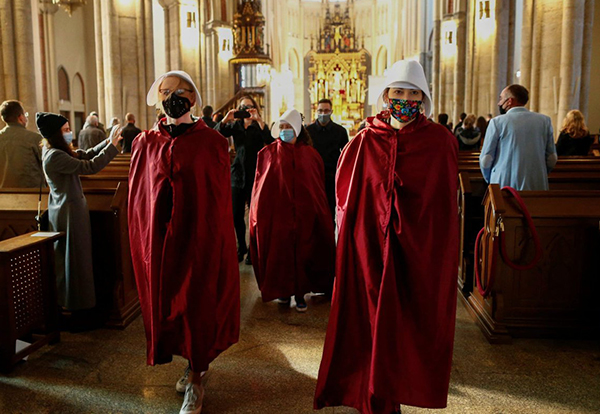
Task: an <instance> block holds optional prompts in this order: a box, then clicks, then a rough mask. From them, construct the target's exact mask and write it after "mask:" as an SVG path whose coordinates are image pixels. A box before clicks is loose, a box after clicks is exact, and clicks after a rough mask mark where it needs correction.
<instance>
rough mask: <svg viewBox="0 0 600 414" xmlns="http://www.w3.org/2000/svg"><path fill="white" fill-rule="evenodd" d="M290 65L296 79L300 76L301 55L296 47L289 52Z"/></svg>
mask: <svg viewBox="0 0 600 414" xmlns="http://www.w3.org/2000/svg"><path fill="white" fill-rule="evenodd" d="M288 65H289V67H290V70H291V71H292V74H293V75H294V79H298V78H300V57H299V56H298V52H297V51H296V49H295V48H292V49H290V51H289V52H288Z"/></svg>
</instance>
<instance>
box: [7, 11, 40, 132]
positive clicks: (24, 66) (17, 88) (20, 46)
mask: <svg viewBox="0 0 600 414" xmlns="http://www.w3.org/2000/svg"><path fill="white" fill-rule="evenodd" d="M31 13H32V12H31V2H29V1H20V0H0V20H1V21H2V24H1V25H0V49H2V53H1V55H2V57H1V64H2V65H1V66H0V77H1V78H2V80H3V81H0V99H1V100H7V99H18V100H19V101H21V102H22V103H23V106H24V107H25V110H26V111H28V112H34V111H35V110H36V109H37V106H36V105H37V99H36V92H37V91H36V88H35V87H32V86H33V85H35V70H34V57H33V27H32V19H31ZM32 124H33V123H32Z"/></svg>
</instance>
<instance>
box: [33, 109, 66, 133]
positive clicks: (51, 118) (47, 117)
mask: <svg viewBox="0 0 600 414" xmlns="http://www.w3.org/2000/svg"><path fill="white" fill-rule="evenodd" d="M67 122H69V120H68V119H67V118H65V117H64V116H62V115H57V114H52V113H50V112H38V113H37V114H35V123H36V125H37V127H38V130H39V131H40V134H42V136H43V137H44V138H49V137H51V136H52V135H53V134H55V133H56V131H58V130H59V129H60V128H61V127H62V126H63V125H64V124H66V123H67Z"/></svg>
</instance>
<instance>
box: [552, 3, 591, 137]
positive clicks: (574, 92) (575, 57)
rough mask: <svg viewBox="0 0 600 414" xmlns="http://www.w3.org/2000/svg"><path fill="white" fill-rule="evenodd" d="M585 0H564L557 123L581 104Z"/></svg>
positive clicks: (560, 122)
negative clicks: (580, 89)
mask: <svg viewBox="0 0 600 414" xmlns="http://www.w3.org/2000/svg"><path fill="white" fill-rule="evenodd" d="M584 12H585V0H564V1H563V25H562V36H561V45H562V47H561V50H560V95H559V101H558V114H557V117H556V125H561V124H562V120H563V119H564V117H565V115H566V114H567V112H569V111H570V110H571V109H574V108H576V107H578V106H579V88H580V87H581V75H582V73H581V63H582V49H583V32H584Z"/></svg>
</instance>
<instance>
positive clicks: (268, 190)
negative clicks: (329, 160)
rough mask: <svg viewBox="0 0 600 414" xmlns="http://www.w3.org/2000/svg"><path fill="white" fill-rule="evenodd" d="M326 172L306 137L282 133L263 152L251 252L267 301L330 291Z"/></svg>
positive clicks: (253, 208) (255, 195)
mask: <svg viewBox="0 0 600 414" xmlns="http://www.w3.org/2000/svg"><path fill="white" fill-rule="evenodd" d="M324 174H325V173H324V167H323V160H322V159H321V157H320V156H319V153H318V152H317V151H316V150H315V149H314V148H312V147H311V146H308V145H306V144H304V143H300V142H299V143H297V144H295V145H294V144H289V143H285V142H282V141H281V140H279V139H278V140H276V141H275V142H274V143H272V144H270V145H268V146H266V147H265V148H263V149H262V150H261V151H260V152H259V153H258V163H257V167H256V178H255V181H254V188H253V192H252V205H251V207H250V219H249V222H250V254H251V257H252V265H253V267H254V274H255V276H256V280H257V282H258V286H259V289H260V291H261V293H262V299H263V301H265V302H267V301H270V300H273V299H276V298H278V297H289V296H291V295H295V294H305V293H308V292H311V291H313V292H329V291H331V286H332V284H333V276H334V269H335V241H334V229H333V219H332V217H331V213H330V210H329V207H328V204H327V196H326V195H325V178H324Z"/></svg>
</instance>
